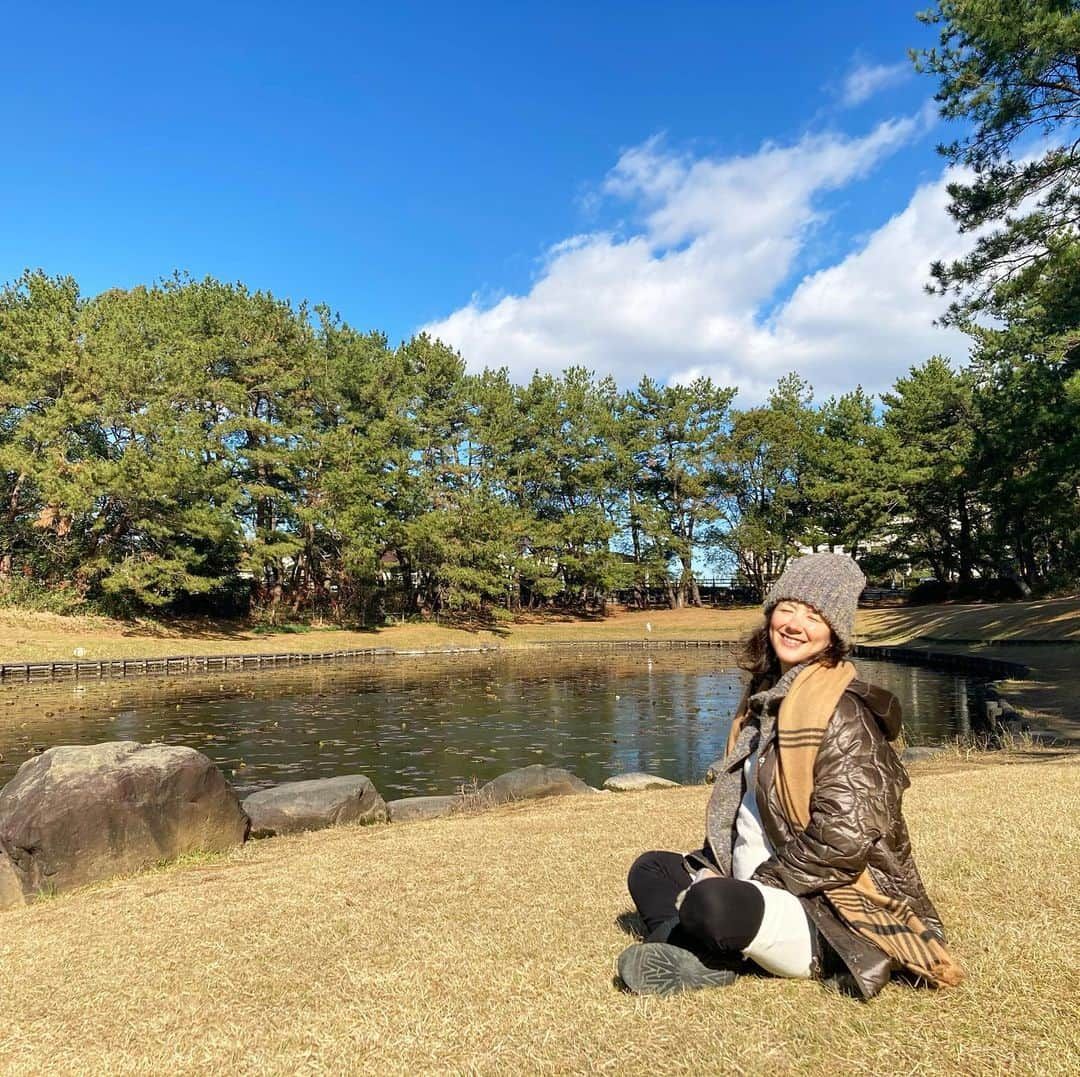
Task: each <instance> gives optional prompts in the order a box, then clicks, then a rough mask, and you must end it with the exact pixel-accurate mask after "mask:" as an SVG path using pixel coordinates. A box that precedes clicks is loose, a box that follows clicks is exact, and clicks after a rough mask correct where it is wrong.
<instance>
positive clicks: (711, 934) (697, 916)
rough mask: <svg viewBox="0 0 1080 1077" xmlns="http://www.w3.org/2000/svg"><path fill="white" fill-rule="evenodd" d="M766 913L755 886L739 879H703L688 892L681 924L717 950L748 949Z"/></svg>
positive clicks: (684, 899)
mask: <svg viewBox="0 0 1080 1077" xmlns="http://www.w3.org/2000/svg"><path fill="white" fill-rule="evenodd" d="M764 913H765V902H764V900H763V899H762V897H761V893H760V891H759V890H758V888H757V887H756V886H753V885H752V884H751V883H747V882H742V881H741V880H738V879H703V880H702V881H701V882H699V883H695V884H694V885H693V886H692V887H690V889H689V890H688V891H687V892H686V895H685V897H684V898H683V901H682V905H681V906H680V908H679V921H680V923H681V924H682V926H683V927H684V928H685V929H686V930H687V931H689V932H690V933H691V934H692V935H693V936H695V938H698V939H700V940H701V941H703V942H707V943H709V944H710V945H711V946H715V947H716V948H717V949H718V950H737V951H739V952H741V951H743V950H745V949H746V947H747V946H749V945H750V943H751V942H752V941H753V938H754V936H755V935H756V934H757V932H758V929H759V928H760V927H761V920H762V917H763V916H764Z"/></svg>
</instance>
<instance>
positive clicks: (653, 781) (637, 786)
mask: <svg viewBox="0 0 1080 1077" xmlns="http://www.w3.org/2000/svg"><path fill="white" fill-rule="evenodd" d="M678 786H679V783H678V782H673V781H669V780H668V779H667V778H659V777H657V776H656V775H655V774H643V773H642V772H641V771H639V770H635V771H631V772H630V773H628V774H615V775H613V776H612V777H610V778H608V780H607V781H606V782H604V788H605V789H610V790H611V791H612V792H613V793H639V792H641V791H642V790H643V789H677V788H678Z"/></svg>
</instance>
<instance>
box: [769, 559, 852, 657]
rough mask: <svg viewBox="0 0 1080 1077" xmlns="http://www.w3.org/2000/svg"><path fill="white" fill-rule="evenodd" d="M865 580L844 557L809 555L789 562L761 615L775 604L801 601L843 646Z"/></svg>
mask: <svg viewBox="0 0 1080 1077" xmlns="http://www.w3.org/2000/svg"><path fill="white" fill-rule="evenodd" d="M865 586H866V577H865V576H864V575H863V574H862V572H861V571H860V570H859V566H858V565H857V564H855V562H854V561H852V559H851V558H850V557H848V556H847V555H846V554H842V553H811V554H807V555H806V556H805V557H799V558H797V559H796V560H794V561H789V562H788V566H787V568H785V569H784V571H783V573H781V575H780V579H778V580H777V581H776V583H774V584H773V585H772V588H771V589H770V591H769V593H768V595H767V596H766V597H765V616H766V617H768V616H769V615H770V614H771V613H772V611H773V607H774V606H775V605H776V604H777V603H778V602H785V601H788V602H805V603H806V604H807V605H808V606H813V607H814V609H816V610H817V611H818V613H820V614H821V616H822V617H824V618H825V620H826V621H828V622H829V627H830V628H831V629H832V630H833V631H834V632H835V633H836V635H837V638H838V639H839V640H840V642H841V643H842V644H843V645H844V646H845V647H850V646H851V640H852V637H853V636H854V635H855V607H856V605H857V604H858V601H859V595H860V594H862V589H863V588H864V587H865Z"/></svg>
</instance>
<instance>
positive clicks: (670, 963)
mask: <svg viewBox="0 0 1080 1077" xmlns="http://www.w3.org/2000/svg"><path fill="white" fill-rule="evenodd" d="M619 979H620V980H622V982H623V983H624V984H625V985H626V987H627V989H628V990H630V991H632V992H633V993H634V994H635V995H660V996H661V997H663V996H667V995H678V994H680V993H681V992H683V991H697V990H699V989H701V988H703V987H727V986H728V985H729V984H731V983H733V982H734V981H735V979H736V974H735V973H734V972H733V971H731V970H730V969H711V968H709V967H708V966H707V965H704V964H702V962H701V960H700V959H699V958H697V957H695V956H694V955H693V954H692V953H691V952H690V951H689V950H684V949H683V948H682V947H681V946H672V945H671V944H670V943H666V942H642V943H638V944H637V945H636V946H631V947H629V948H627V949H626V950H623V952H622V953H621V954H620V955H619Z"/></svg>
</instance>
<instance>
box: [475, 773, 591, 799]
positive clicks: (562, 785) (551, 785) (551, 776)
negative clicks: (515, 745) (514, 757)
mask: <svg viewBox="0 0 1080 1077" xmlns="http://www.w3.org/2000/svg"><path fill="white" fill-rule="evenodd" d="M594 792H596V790H595V789H593V788H592V786H590V785H586V784H585V783H584V782H583V781H582V780H581V779H580V778H578V777H576V776H575V775H573V774H571V773H570V771H568V770H563V769H562V768H561V767H545V766H544V765H543V764H542V763H534V764H533V765H532V766H529V767H520V768H518V769H517V770H511V771H507V773H506V774H500V775H499V776H498V777H497V778H494V779H492V780H491V781H490V782H488V783H487V785H484V786H481V787H480V792H479V793H477V798H478V800H479V801H480V803H481V804H482V805H491V804H506V803H508V802H509V801H511V800H535V799H537V798H538V797H560V796H566V795H567V794H568V793H594Z"/></svg>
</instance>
